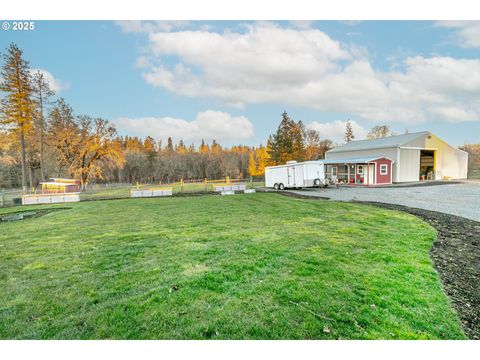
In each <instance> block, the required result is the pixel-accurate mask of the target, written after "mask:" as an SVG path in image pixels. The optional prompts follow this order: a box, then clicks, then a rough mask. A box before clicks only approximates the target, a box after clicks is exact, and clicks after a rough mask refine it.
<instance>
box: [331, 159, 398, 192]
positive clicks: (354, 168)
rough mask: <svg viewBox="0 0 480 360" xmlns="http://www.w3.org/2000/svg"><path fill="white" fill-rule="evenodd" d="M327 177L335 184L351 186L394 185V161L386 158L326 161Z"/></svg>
mask: <svg viewBox="0 0 480 360" xmlns="http://www.w3.org/2000/svg"><path fill="white" fill-rule="evenodd" d="M324 164H325V173H326V176H327V177H328V178H329V179H331V180H332V181H333V182H337V181H338V182H339V183H343V184H349V185H387V184H391V183H392V164H393V161H392V160H391V159H389V158H387V157H385V156H374V157H370V158H352V159H336V160H325V161H324Z"/></svg>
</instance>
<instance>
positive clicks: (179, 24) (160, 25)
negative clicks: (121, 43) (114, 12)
mask: <svg viewBox="0 0 480 360" xmlns="http://www.w3.org/2000/svg"><path fill="white" fill-rule="evenodd" d="M116 23H117V25H118V26H120V28H121V29H122V31H123V32H126V33H142V32H145V33H150V32H155V31H172V30H175V29H182V28H186V27H188V26H189V25H190V22H189V21H186V20H156V21H144V20H119V21H117V22H116Z"/></svg>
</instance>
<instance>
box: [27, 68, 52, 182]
mask: <svg viewBox="0 0 480 360" xmlns="http://www.w3.org/2000/svg"><path fill="white" fill-rule="evenodd" d="M53 95H55V92H54V91H53V90H52V89H51V88H50V84H49V83H48V81H47V80H46V79H45V76H44V75H43V73H42V72H41V71H36V72H35V73H34V74H33V76H32V97H33V99H34V101H35V104H36V111H35V113H34V114H35V115H34V125H35V128H36V130H37V134H38V137H39V143H40V178H41V180H42V181H45V131H46V128H47V124H46V121H45V116H44V111H45V107H46V105H47V104H49V99H50V98H51V97H52V96H53Z"/></svg>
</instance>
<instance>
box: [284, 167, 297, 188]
mask: <svg viewBox="0 0 480 360" xmlns="http://www.w3.org/2000/svg"><path fill="white" fill-rule="evenodd" d="M286 186H287V187H293V186H295V167H294V166H289V167H287V184H286Z"/></svg>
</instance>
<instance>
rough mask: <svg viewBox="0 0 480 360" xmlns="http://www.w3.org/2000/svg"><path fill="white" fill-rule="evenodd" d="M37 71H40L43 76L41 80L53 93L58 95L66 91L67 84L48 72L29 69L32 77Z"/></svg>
mask: <svg viewBox="0 0 480 360" xmlns="http://www.w3.org/2000/svg"><path fill="white" fill-rule="evenodd" d="M37 71H40V72H41V73H42V74H43V78H44V79H45V81H46V82H47V83H48V84H49V85H50V89H52V90H53V91H55V93H57V94H58V93H59V92H61V91H64V90H67V89H68V87H69V85H68V83H67V82H65V81H63V80H60V79H56V78H55V77H54V76H53V75H52V74H51V73H50V72H49V71H47V70H44V69H30V73H31V74H32V75H33V74H34V73H36V72H37Z"/></svg>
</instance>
